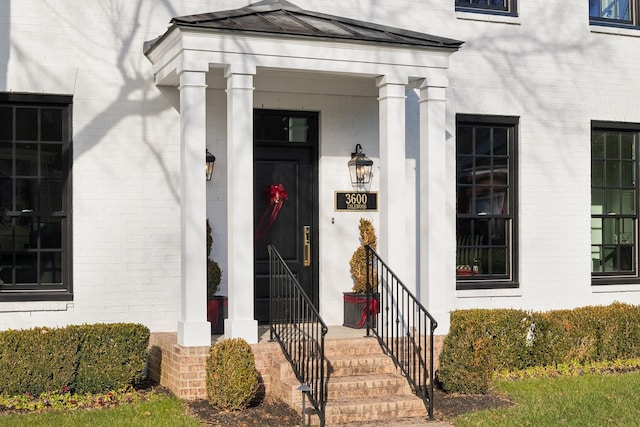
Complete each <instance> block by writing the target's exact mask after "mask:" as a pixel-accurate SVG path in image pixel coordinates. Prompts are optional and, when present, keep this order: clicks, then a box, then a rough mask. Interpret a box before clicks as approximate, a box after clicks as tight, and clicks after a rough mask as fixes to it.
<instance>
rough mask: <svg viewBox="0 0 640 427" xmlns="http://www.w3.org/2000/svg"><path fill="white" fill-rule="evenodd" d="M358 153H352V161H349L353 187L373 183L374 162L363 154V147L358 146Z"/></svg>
mask: <svg viewBox="0 0 640 427" xmlns="http://www.w3.org/2000/svg"><path fill="white" fill-rule="evenodd" d="M355 150H356V151H355V152H354V153H351V160H349V163H348V165H349V174H351V184H353V185H358V186H362V185H366V184H369V182H371V167H372V166H373V160H371V159H370V158H368V157H367V156H366V155H365V154H364V153H363V152H362V146H361V145H360V144H356V149H355Z"/></svg>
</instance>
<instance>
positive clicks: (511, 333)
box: [437, 303, 640, 393]
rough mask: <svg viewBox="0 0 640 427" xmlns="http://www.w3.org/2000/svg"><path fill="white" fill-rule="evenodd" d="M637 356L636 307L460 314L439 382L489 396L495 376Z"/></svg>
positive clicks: (639, 325) (639, 328)
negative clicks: (505, 372)
mask: <svg viewBox="0 0 640 427" xmlns="http://www.w3.org/2000/svg"><path fill="white" fill-rule="evenodd" d="M638 357H640V308H639V307H638V306H632V305H628V304H621V303H615V304H612V305H609V306H606V307H603V306H597V307H596V306H589V307H581V308H577V309H574V310H556V311H550V312H544V313H538V312H525V311H522V310H459V311H454V312H453V313H452V314H451V327H450V330H449V335H448V336H447V337H446V338H445V340H444V344H443V348H442V353H441V355H440V366H439V369H438V372H437V379H438V381H439V382H440V384H441V385H442V388H443V389H444V390H445V391H447V392H458V393H486V392H487V391H488V390H489V389H490V387H491V382H492V378H493V376H494V374H495V373H496V372H503V371H516V370H525V369H528V368H532V367H545V366H555V367H558V366H579V365H583V364H589V363H593V362H603V361H619V360H628V359H634V358H638Z"/></svg>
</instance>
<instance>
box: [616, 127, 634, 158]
mask: <svg viewBox="0 0 640 427" xmlns="http://www.w3.org/2000/svg"><path fill="white" fill-rule="evenodd" d="M620 147H621V150H622V155H621V156H620V157H622V158H623V159H625V160H635V158H636V135H635V134H634V133H630V132H625V133H623V134H622V137H621V141H620Z"/></svg>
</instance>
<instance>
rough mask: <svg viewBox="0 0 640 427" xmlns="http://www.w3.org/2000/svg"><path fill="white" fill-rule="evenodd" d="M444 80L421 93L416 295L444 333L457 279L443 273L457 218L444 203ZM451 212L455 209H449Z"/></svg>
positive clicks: (429, 81) (428, 85) (431, 83)
mask: <svg viewBox="0 0 640 427" xmlns="http://www.w3.org/2000/svg"><path fill="white" fill-rule="evenodd" d="M447 84H448V82H447V79H446V77H440V78H438V79H435V78H433V79H427V80H425V81H423V83H422V85H421V86H420V88H419V92H420V101H419V102H420V295H421V298H420V299H421V302H422V303H423V304H424V305H425V307H427V309H428V310H429V312H430V313H431V314H432V315H433V316H434V317H435V318H436V320H437V321H438V323H439V326H438V330H437V333H439V334H442V333H445V334H446V333H447V332H448V329H449V312H450V311H451V310H452V309H454V308H455V307H454V305H455V276H454V275H453V272H452V271H451V272H449V271H448V270H447V266H448V265H451V260H450V259H449V258H448V257H450V256H455V254H454V253H453V251H450V249H451V244H453V243H452V242H454V241H455V215H453V216H451V215H447V213H448V212H450V211H451V209H449V208H448V204H447V203H448V202H450V203H453V204H454V205H455V200H453V199H452V200H451V201H449V200H447V183H446V156H445V155H446V151H445V140H446V115H445V103H446V98H445V88H446V86H447ZM453 212H455V207H454V208H453Z"/></svg>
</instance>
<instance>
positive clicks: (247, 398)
mask: <svg viewBox="0 0 640 427" xmlns="http://www.w3.org/2000/svg"><path fill="white" fill-rule="evenodd" d="M257 391H258V372H257V371H256V362H255V358H254V356H253V351H251V347H250V346H249V344H247V342H246V341H245V340H243V339H242V338H234V339H226V340H224V341H221V342H218V343H216V344H214V345H212V346H211V349H210V351H209V357H208V358H207V399H208V401H209V403H210V404H211V406H213V407H214V408H216V409H219V410H222V411H239V410H242V409H244V408H246V407H247V406H248V405H249V403H250V402H251V401H252V400H253V399H254V398H255V396H256V393H257Z"/></svg>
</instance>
